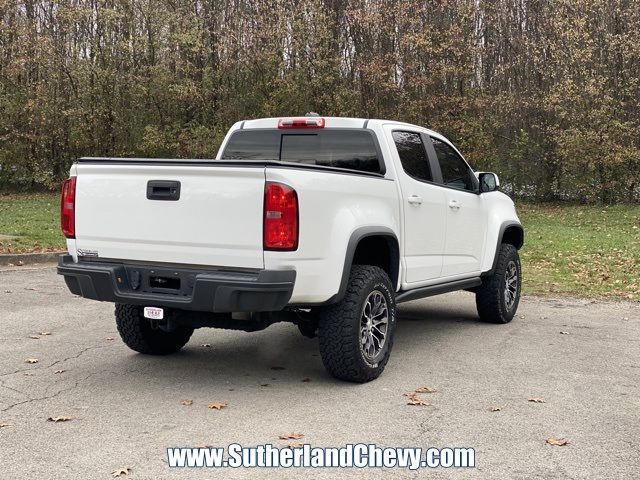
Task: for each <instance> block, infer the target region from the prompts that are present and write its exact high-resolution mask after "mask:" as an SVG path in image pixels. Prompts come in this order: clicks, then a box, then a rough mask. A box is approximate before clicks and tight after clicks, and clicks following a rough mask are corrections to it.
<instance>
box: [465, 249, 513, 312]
mask: <svg viewBox="0 0 640 480" xmlns="http://www.w3.org/2000/svg"><path fill="white" fill-rule="evenodd" d="M497 255H498V259H497V262H496V268H495V270H494V271H493V273H492V274H491V275H489V276H487V277H484V278H483V279H482V285H480V286H479V287H477V290H476V306H477V308H478V314H479V315H480V318H481V319H482V320H483V321H485V322H491V323H509V322H510V321H511V320H512V319H513V317H514V315H515V314H516V310H517V309H518V304H519V303H520V286H521V284H522V271H521V267H520V257H519V256H518V250H517V249H516V247H514V246H513V245H510V244H508V243H503V244H502V245H500V250H499V251H498V252H497Z"/></svg>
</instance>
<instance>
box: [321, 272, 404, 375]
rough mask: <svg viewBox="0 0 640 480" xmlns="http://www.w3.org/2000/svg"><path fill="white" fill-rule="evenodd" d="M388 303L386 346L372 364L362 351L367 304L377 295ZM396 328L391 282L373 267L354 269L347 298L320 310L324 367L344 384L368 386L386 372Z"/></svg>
mask: <svg viewBox="0 0 640 480" xmlns="http://www.w3.org/2000/svg"><path fill="white" fill-rule="evenodd" d="M376 290H377V291H378V292H380V293H381V294H382V295H383V296H384V297H385V300H386V302H387V303H386V306H387V310H388V313H387V315H388V323H387V333H386V337H385V342H384V344H383V346H382V348H381V349H380V352H379V353H378V354H377V355H376V357H375V358H374V359H373V360H374V361H370V360H368V359H367V358H366V357H365V354H364V353H363V351H362V348H361V337H360V335H361V330H360V327H361V318H362V314H363V308H364V304H365V301H366V300H367V299H368V298H369V295H370V294H372V293H373V292H375V291H376ZM395 324H396V304H395V294H394V289H393V287H392V285H391V280H389V276H388V275H387V274H386V272H385V271H384V270H382V269H381V268H378V267H373V266H370V265H354V266H353V268H352V269H351V274H350V277H349V284H348V287H347V291H346V293H345V296H344V298H343V299H342V300H341V301H339V302H338V303H336V304H334V305H330V306H328V307H325V308H324V309H322V310H320V312H319V325H318V340H319V344H320V355H321V357H322V363H323V364H324V366H325V368H326V369H327V371H328V372H329V373H330V374H331V375H332V376H334V377H335V378H338V379H340V380H346V381H349V382H357V383H364V382H369V381H371V380H374V379H375V378H378V377H379V376H380V374H381V373H382V372H383V370H384V368H385V366H386V364H387V361H388V360H389V355H390V353H391V348H392V346H393V336H394V333H395Z"/></svg>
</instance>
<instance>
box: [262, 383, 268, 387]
mask: <svg viewBox="0 0 640 480" xmlns="http://www.w3.org/2000/svg"><path fill="white" fill-rule="evenodd" d="M260 386H261V387H268V386H269V384H268V383H263V384H261V385H260Z"/></svg>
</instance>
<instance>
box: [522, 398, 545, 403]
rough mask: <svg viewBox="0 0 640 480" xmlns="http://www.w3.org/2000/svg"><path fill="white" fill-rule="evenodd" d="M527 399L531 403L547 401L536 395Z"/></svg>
mask: <svg viewBox="0 0 640 480" xmlns="http://www.w3.org/2000/svg"><path fill="white" fill-rule="evenodd" d="M527 401H528V402H531V403H547V402H545V401H544V398H537V397H531V398H529V399H528V400H527Z"/></svg>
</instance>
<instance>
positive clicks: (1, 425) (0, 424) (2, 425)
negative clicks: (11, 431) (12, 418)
mask: <svg viewBox="0 0 640 480" xmlns="http://www.w3.org/2000/svg"><path fill="white" fill-rule="evenodd" d="M8 426H9V424H8V423H1V422H0V428H4V427H8Z"/></svg>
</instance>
